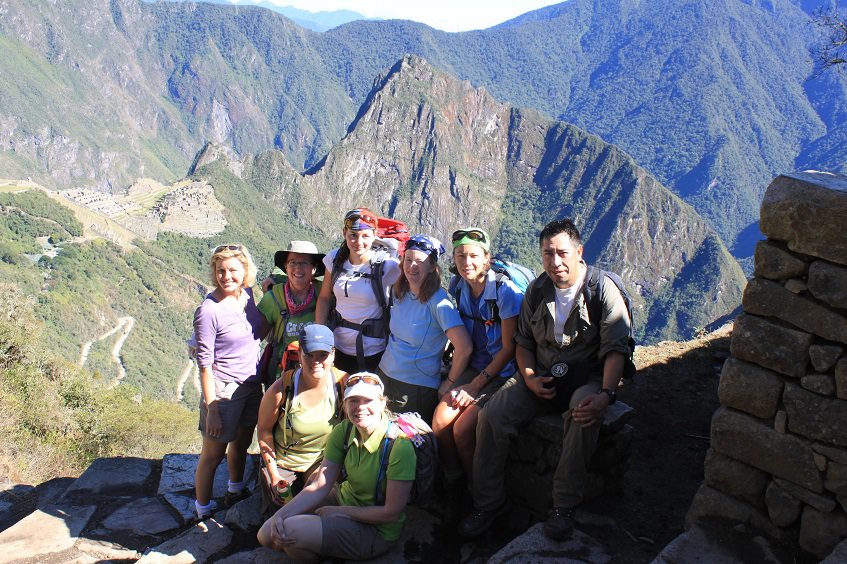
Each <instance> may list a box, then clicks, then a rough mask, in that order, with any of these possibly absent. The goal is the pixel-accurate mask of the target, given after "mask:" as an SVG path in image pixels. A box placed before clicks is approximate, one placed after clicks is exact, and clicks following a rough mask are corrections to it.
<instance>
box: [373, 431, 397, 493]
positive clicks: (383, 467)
mask: <svg viewBox="0 0 847 564" xmlns="http://www.w3.org/2000/svg"><path fill="white" fill-rule="evenodd" d="M393 425H394V422H393V421H389V422H388V428H387V429H386V430H385V438H384V439H383V441H382V454H381V455H380V457H379V474H377V477H376V491H375V492H374V505H385V487H383V483H385V484H387V483H388V460H389V457H390V456H391V449H393V448H394V441H395V438H394V437H391V436H390V434H391V427H392V426H393Z"/></svg>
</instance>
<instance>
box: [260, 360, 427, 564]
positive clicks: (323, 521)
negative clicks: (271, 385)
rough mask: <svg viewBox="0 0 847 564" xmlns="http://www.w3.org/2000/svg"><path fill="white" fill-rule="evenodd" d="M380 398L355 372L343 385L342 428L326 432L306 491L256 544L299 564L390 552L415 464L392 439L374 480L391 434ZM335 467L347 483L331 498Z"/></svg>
mask: <svg viewBox="0 0 847 564" xmlns="http://www.w3.org/2000/svg"><path fill="white" fill-rule="evenodd" d="M384 393H385V387H384V386H383V384H382V381H381V380H380V379H379V377H378V376H376V375H375V374H371V373H368V372H360V373H357V374H353V375H352V376H350V378H348V380H347V384H346V388H345V391H344V410H345V412H346V414H347V418H348V421H344V422H342V423H340V424H338V425H336V426H335V428H334V429H333V430H332V432H331V433H330V435H329V439H328V440H327V445H326V450H325V452H324V460H323V462H322V463H321V465H320V466H319V467H318V469H317V470H316V471H315V472H314V474H312V478H311V479H310V481H309V483H308V484H307V485H306V487H305V488H303V490H302V491H301V492H300V493H299V494H297V496H296V497H295V498H294V499H292V500H291V501H290V502H289V503H287V504H286V505H285V506H284V507H282V508H281V509H280V510H279V511H277V512H276V514H275V515H274V516H273V517H271V518H270V519H268V520H267V521H266V522H265V524H264V525H262V528H261V529H260V530H259V535H258V538H259V542H261V543H262V544H263V545H264V546H267V547H270V548H273V549H275V550H279V551H285V552H286V553H287V554H288V555H289V556H291V557H292V558H294V559H296V560H299V561H305V562H317V561H320V559H321V558H322V557H333V558H342V559H345V560H351V559H352V560H364V559H368V558H373V557H375V556H379V555H380V554H384V553H385V552H387V551H388V550H390V549H391V547H392V546H393V545H394V544H395V542H396V541H397V539H398V538H399V537H400V532H401V531H402V529H403V522H404V521H405V518H406V515H405V508H406V502H407V501H408V499H409V493H410V492H411V490H412V483H413V481H414V479H415V464H416V457H415V450H414V447H413V446H412V444H411V442H409V440H408V439H407V438H405V437H404V436H403V435H402V434H401V435H399V436H397V437H396V439H395V442H394V446H393V448H392V449H391V452H390V455H389V459H388V465H387V470H386V479H385V480H379V479H378V476H379V471H380V466H381V460H380V458H381V455H382V453H383V448H382V447H383V445H384V442H385V441H384V439H385V436H386V433H390V436H394V429H396V427H395V426H394V425H393V424H391V423H389V420H388V416H387V414H386V411H385V395H384ZM350 425H353V427H354V428H353V429H350V427H349V426H350ZM350 431H353V432H350ZM345 438H346V439H347V446H346V448H345ZM342 467H343V468H344V470H345V472H346V478H345V480H344V481H343V482H342V483H341V484H340V485H339V487H338V489H337V491H336V492H332V487H333V485H334V484H335V482H336V481H337V478H338V476H339V474H340V473H341V469H342ZM378 481H381V482H382V483H381V484H379V485H378ZM378 486H379V487H382V488H384V491H385V504H384V505H374V504H375V502H376V499H375V494H376V488H377V487H378Z"/></svg>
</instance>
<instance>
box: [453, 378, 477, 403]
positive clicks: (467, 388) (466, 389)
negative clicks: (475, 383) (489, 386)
mask: <svg viewBox="0 0 847 564" xmlns="http://www.w3.org/2000/svg"><path fill="white" fill-rule="evenodd" d="M472 390H473V387H472V386H471V385H470V384H465V385H464V386H457V387H455V388H453V390H451V394H452V395H451V398H450V400H451V402H452V403H450V405H451V407H453V408H455V409H461V408H463V407H467V406H469V405H471V404H472V403H473V402H474V398H475V397H476V396H477V395H478V393H479V392H477V393H476V394H471V391H472Z"/></svg>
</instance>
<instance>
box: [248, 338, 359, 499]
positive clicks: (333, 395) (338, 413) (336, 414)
mask: <svg viewBox="0 0 847 564" xmlns="http://www.w3.org/2000/svg"><path fill="white" fill-rule="evenodd" d="M299 340H300V364H301V368H297V369H294V370H291V371H288V372H286V373H285V374H284V375H283V377H282V378H280V379H279V380H277V381H276V382H274V384H273V385H272V386H271V387H270V388H268V391H267V392H265V396H264V397H263V398H262V403H261V405H260V407H259V422H258V433H257V434H258V438H259V448H260V452H261V457H262V486H263V487H262V501H263V503H262V512H263V514H264V513H267V512H268V511H269V510H271V509H275V506H277V507H278V506H280V505H283V504H284V503H285V502H286V501H287V500H288V499H290V498H291V497H293V496H294V495H296V493H297V492H299V491H300V490H301V489H302V488H303V485H304V484H305V483H306V481H307V480H308V479H309V476H310V475H311V473H312V471H313V470H314V469H315V468H317V467H318V465H319V464H320V462H321V454H322V453H323V450H324V446H325V445H326V439H327V436H329V432H330V431H331V430H332V427H333V425H335V424H336V423H338V422H339V421H341V419H342V418H343V413H342V409H341V397H340V394H339V393H338V391H339V387H340V382H341V377H342V376H343V375H345V374H344V373H343V372H341V371H339V370H337V369H336V368H335V367H333V365H332V363H333V360H334V353H335V348H334V346H333V334H332V331H331V330H330V329H329V328H328V327H325V326H324V325H307V326H306V327H304V328H303V330H302V331H301V332H300V339H299Z"/></svg>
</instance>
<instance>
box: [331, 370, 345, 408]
mask: <svg viewBox="0 0 847 564" xmlns="http://www.w3.org/2000/svg"><path fill="white" fill-rule="evenodd" d="M332 377H333V379H334V380H335V384H334V386H335V414H334V416H335V419H341V417H342V414H343V413H344V372H342V371H341V370H339V369H337V368H336V367H335V366H333V367H332Z"/></svg>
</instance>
